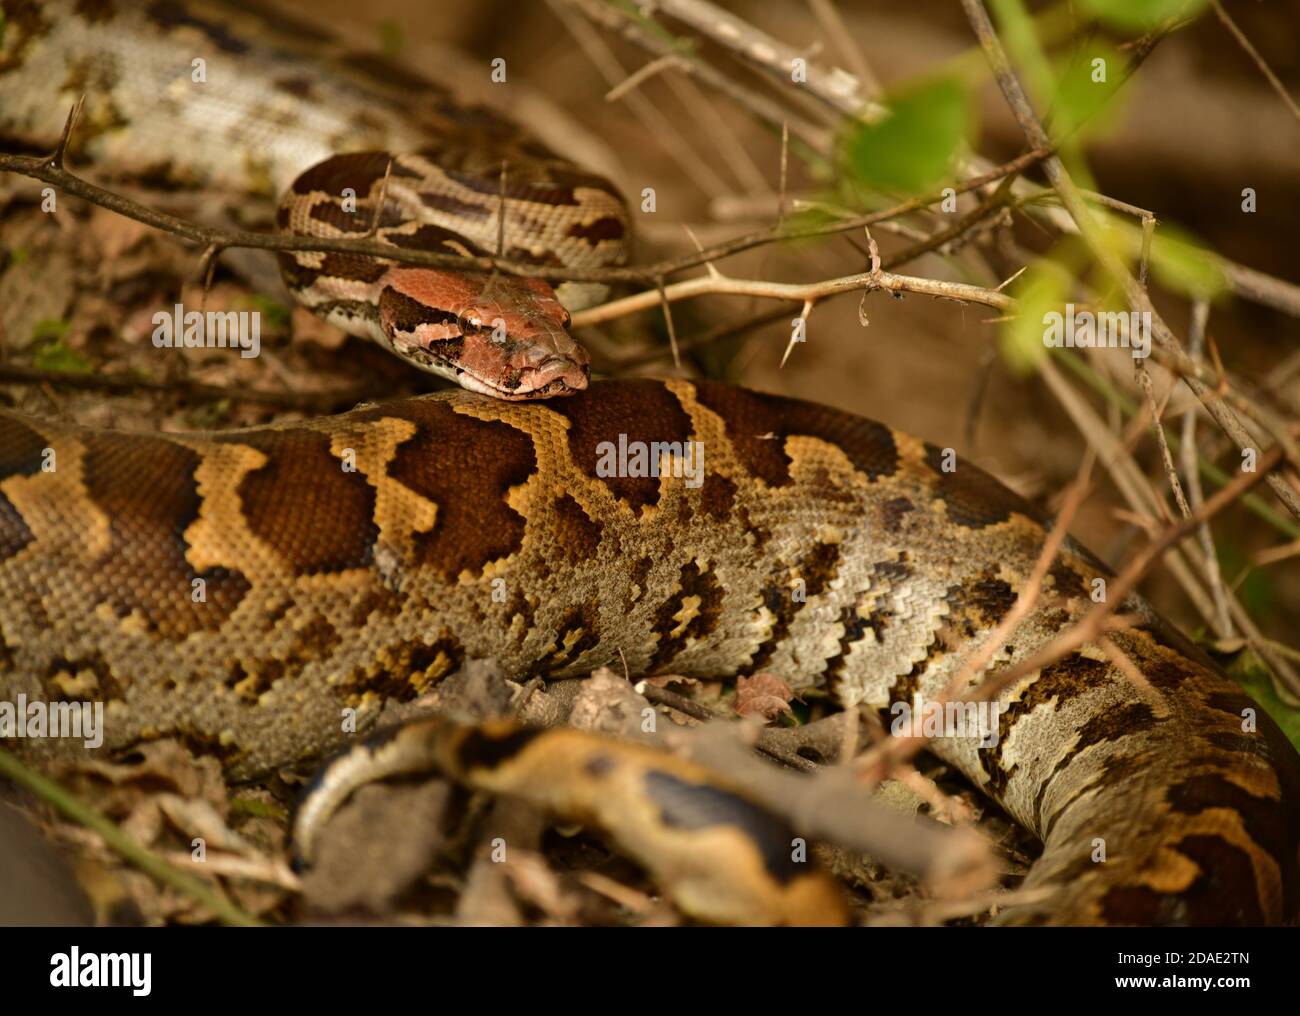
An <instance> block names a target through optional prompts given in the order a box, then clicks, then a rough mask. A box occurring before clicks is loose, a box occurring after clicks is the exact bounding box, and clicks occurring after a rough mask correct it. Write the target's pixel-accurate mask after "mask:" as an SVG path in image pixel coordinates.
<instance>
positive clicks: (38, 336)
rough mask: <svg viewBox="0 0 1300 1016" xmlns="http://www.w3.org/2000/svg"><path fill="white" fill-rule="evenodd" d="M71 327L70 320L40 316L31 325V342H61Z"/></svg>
mask: <svg viewBox="0 0 1300 1016" xmlns="http://www.w3.org/2000/svg"><path fill="white" fill-rule="evenodd" d="M71 327H72V324H71V322H69V321H64V320H63V319H62V318H41V319H40V320H39V321H37V322H36V324H34V325H33V326H32V342H33V343H37V342H62V341H63V340H64V339H66V338H67V337H68V329H69V328H71Z"/></svg>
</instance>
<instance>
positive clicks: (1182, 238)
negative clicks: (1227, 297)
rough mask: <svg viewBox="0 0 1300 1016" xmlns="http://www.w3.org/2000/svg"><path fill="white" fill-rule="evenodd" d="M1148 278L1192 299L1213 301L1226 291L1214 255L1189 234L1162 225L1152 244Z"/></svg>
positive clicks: (1225, 282) (1221, 273)
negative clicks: (1150, 276)
mask: <svg viewBox="0 0 1300 1016" xmlns="http://www.w3.org/2000/svg"><path fill="white" fill-rule="evenodd" d="M1151 274H1152V275H1154V276H1155V277H1156V278H1157V279H1159V280H1160V282H1162V283H1163V284H1164V285H1166V286H1168V287H1169V288H1170V289H1176V290H1178V291H1179V292H1182V293H1186V294H1187V295H1188V296H1190V297H1193V298H1194V299H1199V300H1213V299H1215V298H1216V297H1218V296H1221V295H1222V294H1224V293H1226V292H1227V290H1228V283H1227V280H1226V279H1225V278H1224V277H1223V271H1222V269H1220V268H1219V265H1218V263H1217V260H1216V259H1215V257H1214V254H1213V253H1212V252H1211V251H1209V250H1207V249H1206V248H1205V247H1203V246H1201V245H1200V244H1199V243H1197V242H1196V240H1195V239H1194V238H1193V237H1192V235H1191V234H1190V233H1187V232H1186V231H1184V230H1181V229H1179V228H1178V227H1176V226H1167V225H1165V224H1163V223H1162V224H1161V225H1159V226H1157V227H1156V232H1155V236H1154V237H1153V238H1152V240H1151Z"/></svg>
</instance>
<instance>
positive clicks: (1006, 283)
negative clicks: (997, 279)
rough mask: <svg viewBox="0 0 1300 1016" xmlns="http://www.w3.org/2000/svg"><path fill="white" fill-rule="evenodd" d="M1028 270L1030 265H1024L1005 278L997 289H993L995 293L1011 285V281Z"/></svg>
mask: <svg viewBox="0 0 1300 1016" xmlns="http://www.w3.org/2000/svg"><path fill="white" fill-rule="evenodd" d="M1028 270H1029V266H1028V265H1022V266H1021V267H1020V268H1019V270H1018V271H1017V272H1016V273H1015V274H1014V275H1011V276H1009V277H1008V278H1006V279H1004V280H1003V281H1002V282H1001V283H999V284H998V287H997V289H995V290H993V292H995V293H1000V292H1002V290H1003V289H1005V288H1006V287H1007V286H1009V285H1011V283H1013V282H1015V281H1016V279H1018V278H1020V276H1022V275H1024V274H1025V272H1027V271H1028Z"/></svg>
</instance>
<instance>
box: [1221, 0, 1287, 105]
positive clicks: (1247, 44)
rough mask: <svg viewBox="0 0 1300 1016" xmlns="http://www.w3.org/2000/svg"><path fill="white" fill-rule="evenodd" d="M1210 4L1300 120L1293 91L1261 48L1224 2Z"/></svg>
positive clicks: (1274, 89) (1238, 43)
mask: <svg viewBox="0 0 1300 1016" xmlns="http://www.w3.org/2000/svg"><path fill="white" fill-rule="evenodd" d="M1210 6H1211V7H1213V8H1214V13H1215V14H1217V15H1218V17H1219V20H1220V21H1222V22H1223V24H1224V26H1225V27H1226V28H1227V29H1228V31H1229V32H1231V33H1232V37H1233V38H1234V39H1236V40H1237V45H1239V46H1240V47H1241V48H1242V49H1244V50H1245V51H1246V54H1247V55H1248V56H1249V57H1250V58H1251V59H1252V60H1253V61H1255V66H1256V67H1258V68H1259V72H1260V73H1261V74H1263V75H1264V78H1265V80H1266V81H1268V83H1269V85H1270V87H1272V89H1273V91H1275V92H1277V94H1278V96H1279V97H1280V98H1281V99H1282V102H1283V103H1284V104H1285V105H1286V108H1287V109H1289V110H1290V111H1291V115H1292V116H1293V117H1295V118H1296V119H1297V120H1300V106H1297V105H1296V102H1295V99H1293V98H1291V93H1290V92H1288V91H1287V90H1286V86H1285V85H1283V84H1282V82H1281V81H1280V80H1279V79H1278V76H1277V75H1276V74H1274V73H1273V68H1271V67H1270V66H1269V65H1268V64H1267V63H1266V62H1265V60H1264V58H1263V57H1262V56H1260V54H1259V50H1257V49H1256V48H1255V47H1254V46H1253V45H1251V41H1250V40H1249V39H1248V38H1246V33H1245V32H1243V31H1242V30H1241V29H1240V28H1238V27H1237V23H1236V22H1235V21H1233V20H1232V18H1231V17H1229V15H1228V12H1227V11H1225V10H1224V9H1223V4H1221V3H1219V0H1210Z"/></svg>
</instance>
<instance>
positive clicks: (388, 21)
mask: <svg viewBox="0 0 1300 1016" xmlns="http://www.w3.org/2000/svg"><path fill="white" fill-rule="evenodd" d="M379 48H380V50H381V51H382V52H383V54H384V56H385V57H387V58H388V59H389V60H396V59H397V57H398V55H399V54H400V53H401V52H402V26H401V25H399V24H398V23H397V22H396V21H394V20H393V19H392V18H385V19H384V20H383V21H381V22H379Z"/></svg>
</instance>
